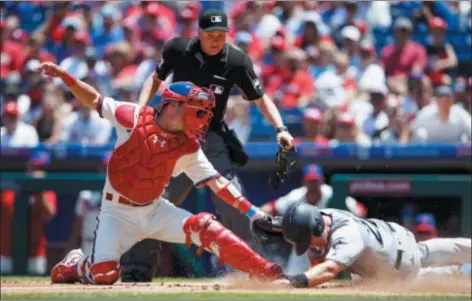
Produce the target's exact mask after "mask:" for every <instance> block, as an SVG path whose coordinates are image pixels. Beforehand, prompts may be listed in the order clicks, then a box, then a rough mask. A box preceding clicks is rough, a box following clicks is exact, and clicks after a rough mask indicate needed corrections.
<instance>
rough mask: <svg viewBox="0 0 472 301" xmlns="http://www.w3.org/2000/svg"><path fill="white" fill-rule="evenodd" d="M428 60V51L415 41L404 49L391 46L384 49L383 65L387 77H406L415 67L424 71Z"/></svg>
mask: <svg viewBox="0 0 472 301" xmlns="http://www.w3.org/2000/svg"><path fill="white" fill-rule="evenodd" d="M426 60H427V57H426V49H425V48H424V47H423V46H422V45H421V44H418V43H416V42H413V41H408V42H406V44H405V46H404V47H403V48H399V47H398V45H396V44H390V45H388V46H386V47H385V48H384V49H382V55H381V63H382V65H383V66H384V68H385V73H386V74H387V76H392V75H406V74H408V73H409V72H410V71H412V68H413V66H415V65H418V66H420V67H421V70H424V68H425V66H426Z"/></svg>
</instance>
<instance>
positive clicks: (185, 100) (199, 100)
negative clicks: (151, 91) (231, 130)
mask: <svg viewBox="0 0 472 301" xmlns="http://www.w3.org/2000/svg"><path fill="white" fill-rule="evenodd" d="M161 99H162V100H161V103H160V104H159V105H157V107H156V108H157V109H162V108H163V107H164V106H165V105H166V104H167V103H169V102H179V103H181V104H183V105H185V116H184V122H185V131H186V132H187V133H189V134H191V135H194V136H196V137H197V138H199V139H200V140H202V139H203V137H204V135H205V133H206V131H207V129H208V125H209V123H210V120H211V118H212V117H213V113H212V111H211V110H212V109H213V108H214V107H215V96H214V95H213V92H211V91H210V90H208V89H205V88H200V87H199V86H197V85H194V84H193V83H191V82H175V83H172V84H170V85H169V86H168V87H166V89H165V90H164V91H163V92H162V96H161Z"/></svg>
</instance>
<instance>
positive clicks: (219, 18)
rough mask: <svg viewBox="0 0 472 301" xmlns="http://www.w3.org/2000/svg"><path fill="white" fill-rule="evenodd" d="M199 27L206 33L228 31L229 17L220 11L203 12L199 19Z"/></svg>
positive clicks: (208, 10)
mask: <svg viewBox="0 0 472 301" xmlns="http://www.w3.org/2000/svg"><path fill="white" fill-rule="evenodd" d="M198 27H199V28H200V29H202V30H204V31H213V30H223V31H228V16H226V14H225V12H224V11H222V10H219V9H214V8H210V9H206V10H203V11H202V12H201V13H200V15H199V17H198Z"/></svg>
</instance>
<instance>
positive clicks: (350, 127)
mask: <svg viewBox="0 0 472 301" xmlns="http://www.w3.org/2000/svg"><path fill="white" fill-rule="evenodd" d="M343 142H345V143H359V144H361V145H366V146H367V145H369V144H370V139H369V137H367V136H366V135H365V134H364V133H363V132H362V131H361V130H360V129H359V128H358V126H357V125H356V120H355V119H354V117H353V116H352V115H351V114H350V113H342V114H340V115H339V116H338V117H337V119H336V128H335V136H334V139H332V140H331V143H333V144H337V143H343Z"/></svg>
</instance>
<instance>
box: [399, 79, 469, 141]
mask: <svg viewBox="0 0 472 301" xmlns="http://www.w3.org/2000/svg"><path fill="white" fill-rule="evenodd" d="M471 122H472V121H471V116H470V114H469V113H468V112H467V111H466V110H464V109H463V108H461V107H459V106H454V94H453V91H452V89H451V88H450V87H449V86H439V87H438V88H437V89H436V101H435V103H432V104H430V105H428V106H426V107H424V108H423V109H421V110H420V111H419V112H418V114H417V115H416V118H415V119H414V120H413V122H412V123H411V126H410V128H407V129H405V133H404V136H403V137H402V141H403V142H408V141H409V140H411V141H414V142H423V143H470V141H471V135H472V126H471Z"/></svg>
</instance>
